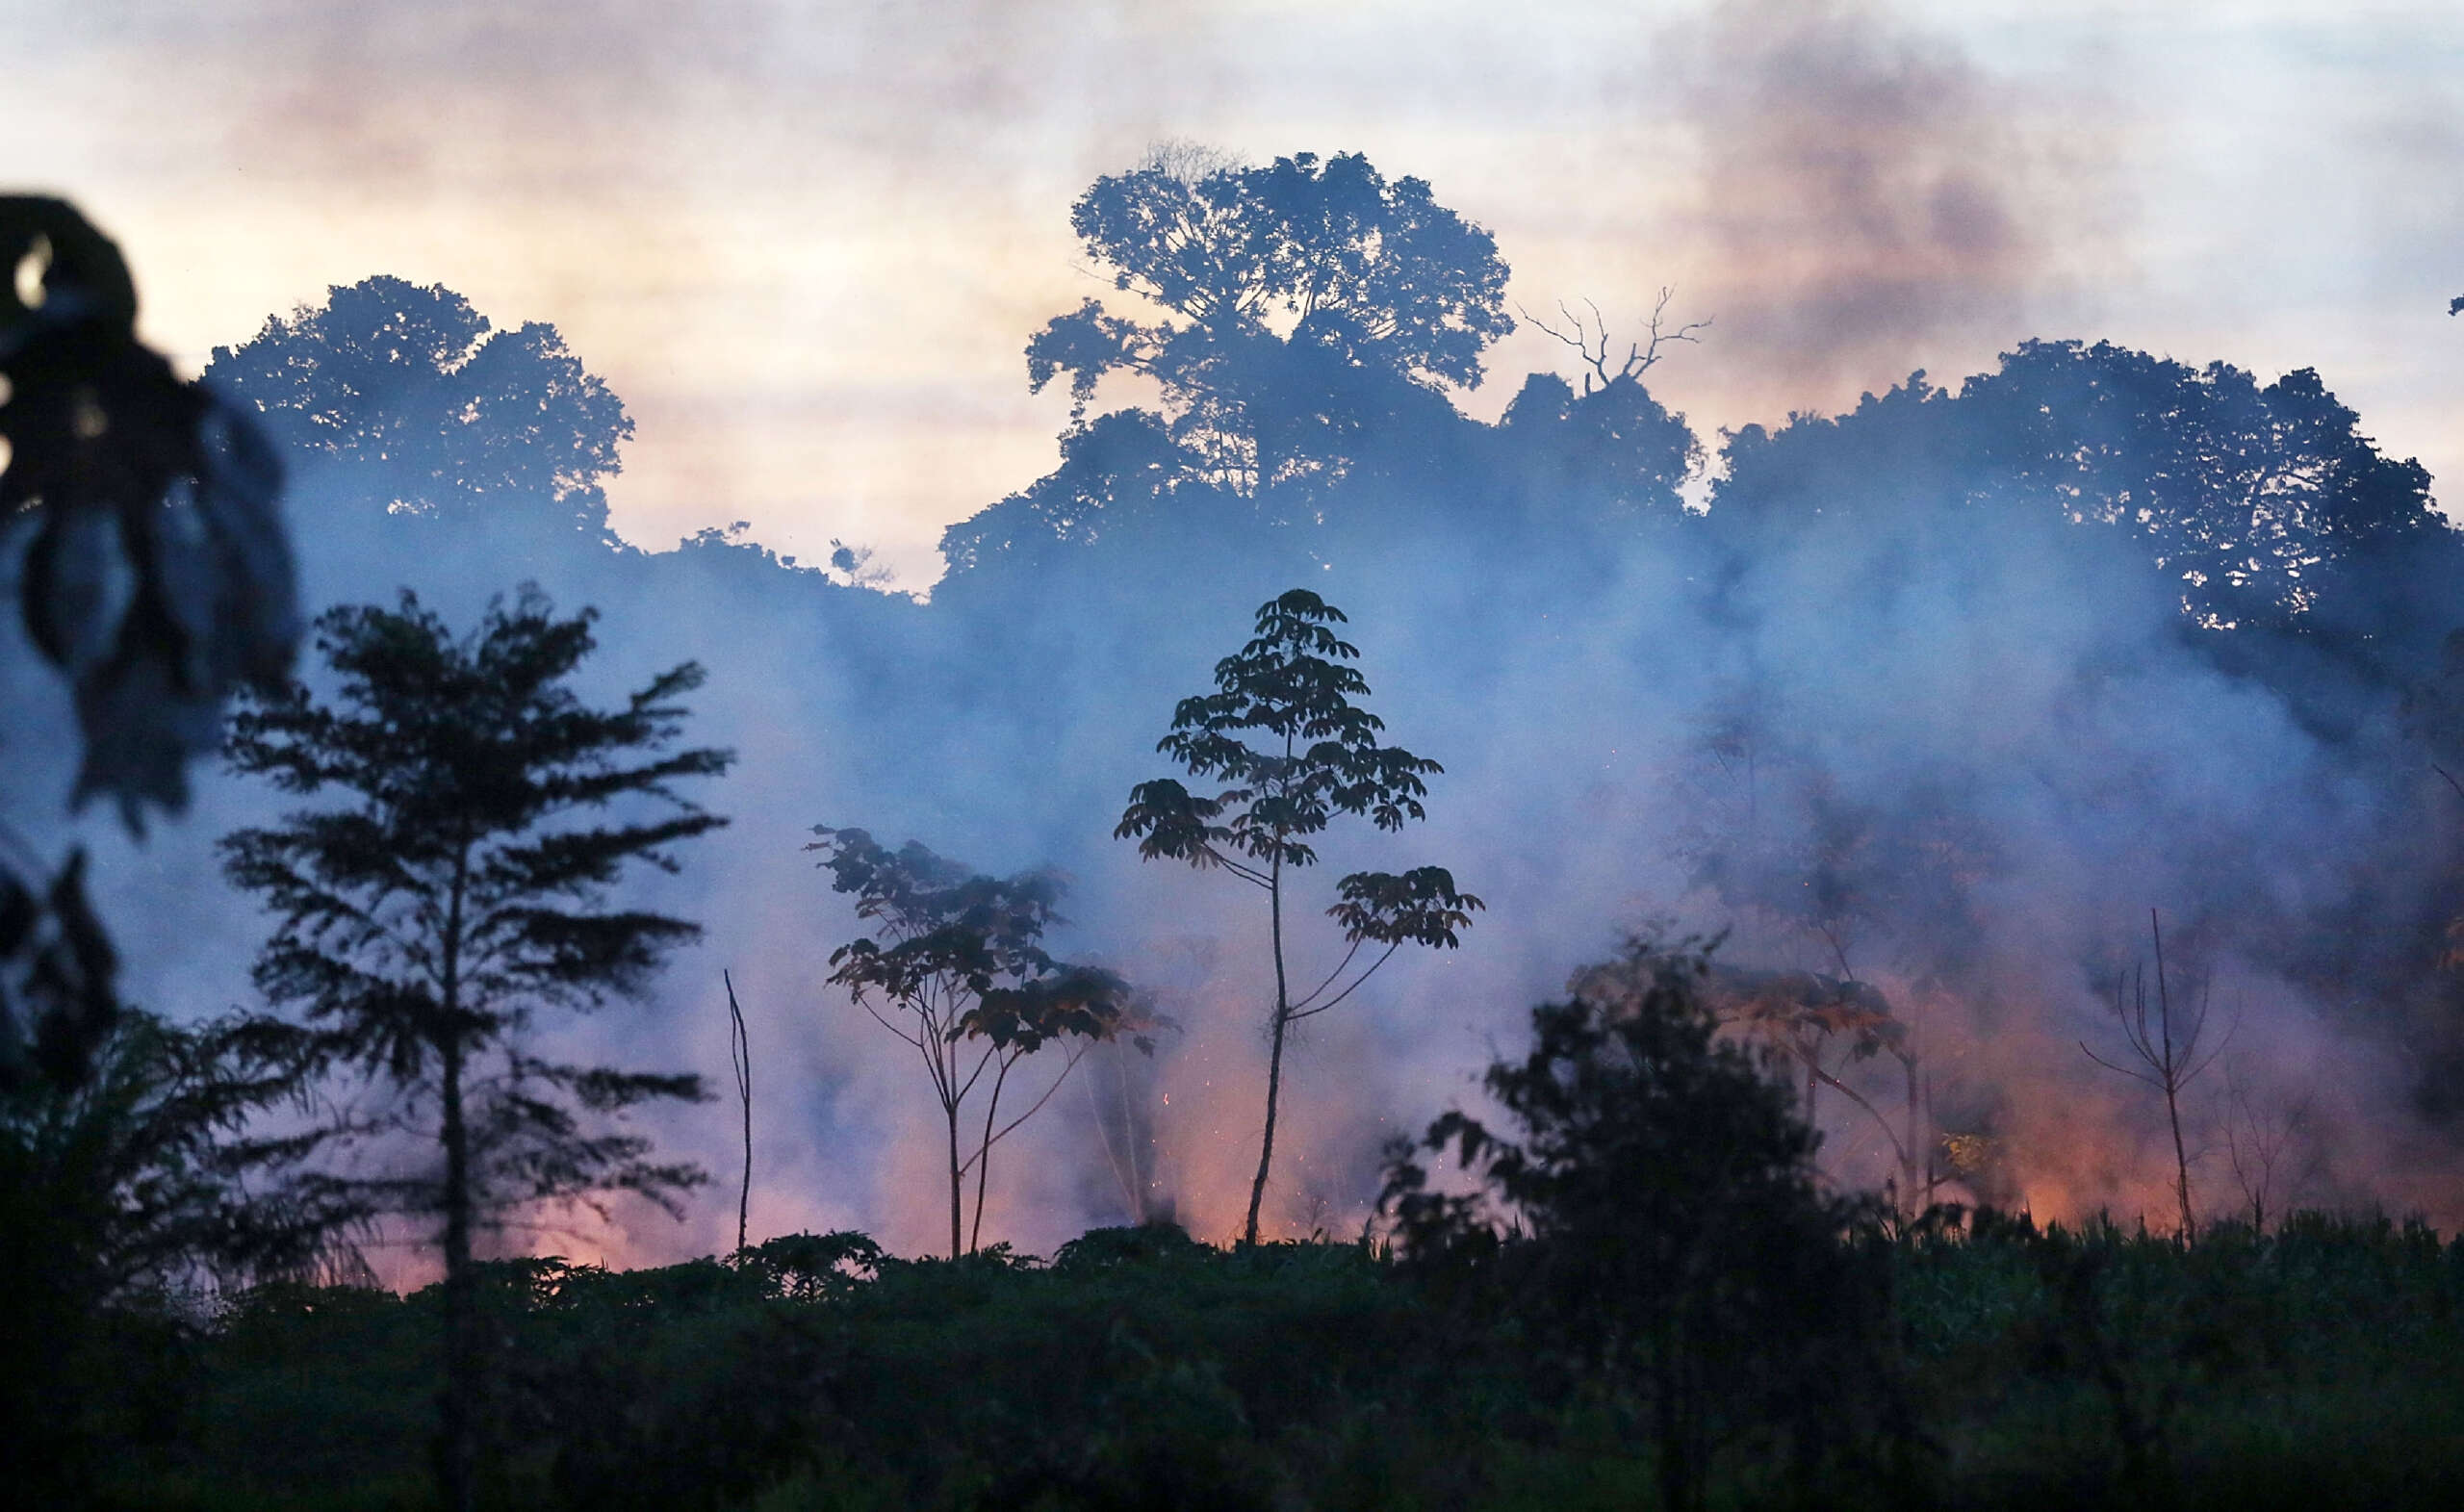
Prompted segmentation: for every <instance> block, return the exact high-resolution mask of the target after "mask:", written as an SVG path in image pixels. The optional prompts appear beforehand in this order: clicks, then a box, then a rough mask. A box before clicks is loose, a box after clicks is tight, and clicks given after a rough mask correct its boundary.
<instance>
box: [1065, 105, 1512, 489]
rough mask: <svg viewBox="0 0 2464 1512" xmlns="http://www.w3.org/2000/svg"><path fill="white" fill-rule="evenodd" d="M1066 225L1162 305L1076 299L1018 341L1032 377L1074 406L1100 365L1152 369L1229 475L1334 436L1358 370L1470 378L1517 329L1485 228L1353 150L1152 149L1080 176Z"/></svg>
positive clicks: (1350, 403) (1466, 384) (1349, 418)
mask: <svg viewBox="0 0 2464 1512" xmlns="http://www.w3.org/2000/svg"><path fill="white" fill-rule="evenodd" d="M1069 224H1070V228H1071V229H1072V230H1074V231H1075V232H1077V234H1078V239H1079V242H1080V243H1081V244H1082V245H1083V246H1084V247H1085V248H1086V251H1087V254H1088V256H1089V257H1090V258H1091V259H1092V260H1093V261H1094V262H1095V263H1096V265H1097V266H1098V267H1100V268H1102V269H1105V270H1107V271H1108V272H1109V274H1110V275H1111V278H1112V281H1113V287H1114V288H1115V289H1116V290H1117V291H1119V292H1121V293H1124V294H1129V295H1136V296H1138V297H1139V298H1141V299H1142V301H1144V302H1145V304H1146V305H1147V306H1148V307H1149V308H1151V309H1154V310H1158V311H1160V312H1161V313H1162V317H1163V318H1162V319H1160V320H1140V319H1136V318H1133V317H1131V316H1125V315H1119V314H1116V313H1113V312H1111V311H1108V310H1107V309H1106V308H1105V307H1104V305H1103V304H1102V303H1101V302H1100V301H1098V300H1094V299H1090V300H1088V301H1086V302H1085V303H1084V304H1082V305H1080V306H1079V308H1078V309H1076V310H1074V311H1072V312H1070V313H1069V314H1067V315H1064V316H1059V317H1056V318H1055V319H1054V320H1052V321H1051V322H1050V323H1048V324H1047V325H1045V327H1044V328H1043V329H1042V330H1041V331H1040V332H1038V333H1037V335H1036V337H1035V339H1034V340H1033V341H1031V342H1029V343H1028V344H1027V373H1028V377H1029V379H1030V380H1031V382H1032V383H1033V384H1034V386H1035V388H1036V389H1037V390H1038V391H1040V390H1041V389H1042V388H1043V387H1044V385H1045V384H1047V383H1050V382H1051V381H1053V379H1055V378H1056V377H1059V376H1060V375H1062V374H1064V373H1066V374H1067V375H1068V378H1069V391H1070V397H1072V398H1073V399H1075V400H1076V401H1077V402H1078V404H1079V406H1080V408H1081V409H1082V410H1083V408H1084V406H1085V405H1086V404H1087V402H1088V401H1089V400H1091V398H1093V397H1094V393H1095V389H1096V386H1097V385H1098V384H1099V383H1100V382H1101V381H1102V379H1103V378H1104V376H1105V375H1106V374H1108V373H1111V372H1136V373H1140V374H1142V375H1143V376H1145V377H1148V378H1151V379H1153V380H1154V381H1155V382H1156V383H1157V384H1159V385H1160V386H1161V387H1162V389H1163V391H1164V397H1165V402H1166V406H1167V410H1168V418H1169V420H1170V422H1171V427H1172V432H1173V435H1174V437H1175V439H1176V440H1179V441H1180V442H1182V443H1183V444H1184V445H1185V446H1186V447H1187V448H1189V450H1190V455H1191V457H1192V459H1193V465H1194V468H1195V470H1196V471H1197V472H1198V473H1199V474H1201V475H1203V476H1205V477H1206V478H1208V479H1209V480H1210V481H1214V482H1217V483H1219V484H1225V485H1228V486H1231V487H1233V488H1235V489H1236V490H1237V491H1240V492H1249V491H1252V490H1254V489H1257V488H1261V487H1265V486H1268V485H1271V484H1273V483H1276V482H1278V481H1282V480H1283V479H1284V477H1285V476H1286V475H1287V474H1290V473H1293V472H1299V473H1306V472H1308V471H1310V470H1312V469H1313V468H1314V467H1316V466H1318V465H1321V464H1322V463H1323V462H1325V461H1326V460H1327V459H1328V458H1329V457H1330V456H1332V455H1335V454H1337V453H1339V452H1340V451H1341V449H1342V447H1343V441H1342V437H1343V435H1344V434H1345V433H1346V432H1347V431H1348V430H1349V429H1351V428H1352V427H1353V425H1354V424H1355V423H1357V422H1358V421H1359V419H1360V418H1361V416H1360V412H1361V410H1362V401H1363V400H1364V399H1368V398H1370V391H1369V390H1363V389H1362V388H1361V387H1360V384H1361V381H1362V380H1363V379H1364V378H1375V377H1381V376H1382V377H1383V378H1384V379H1386V380H1389V381H1391V382H1399V383H1402V384H1404V385H1408V386H1411V387H1415V388H1421V389H1425V390H1437V389H1441V388H1445V387H1459V388H1470V387H1473V386H1475V385H1476V384H1477V383H1478V382H1479V381H1480V376H1481V362H1480V359H1481V354H1482V353H1483V352H1484V351H1485V350H1486V349H1487V348H1488V346H1489V345H1490V344H1491V343H1492V342H1495V341H1496V340H1497V339H1498V338H1499V337H1501V336H1503V335H1504V334H1506V333H1507V332H1508V331H1511V330H1512V329H1513V328H1514V320H1513V318H1512V317H1511V316H1509V315H1507V314H1506V313H1505V307H1504V296H1505V280H1506V267H1505V264H1504V263H1503V262H1501V260H1500V259H1499V257H1498V255H1497V243H1496V240H1495V239H1494V238H1492V237H1491V236H1490V235H1489V233H1488V232H1487V231H1485V230H1482V229H1481V228H1480V227H1479V226H1477V225H1475V224H1473V223H1472V222H1470V221H1468V220H1465V219H1464V218H1462V217H1461V216H1459V215H1457V214H1455V213H1454V212H1453V211H1451V210H1449V209H1447V208H1446V207H1445V206H1443V205H1440V204H1438V203H1437V201H1436V199H1435V197H1434V196H1433V195H1432V194H1431V193H1430V191H1429V186H1428V184H1427V183H1426V182H1425V181H1424V180H1421V179H1417V178H1409V177H1405V178H1399V179H1395V180H1392V181H1390V180H1388V179H1387V178H1386V177H1385V175H1383V174H1382V173H1380V172H1378V171H1377V169H1376V168H1375V167H1373V166H1372V165H1371V163H1370V162H1369V160H1368V159H1367V158H1365V157H1362V156H1361V155H1359V154H1358V153H1337V154H1336V155H1335V156H1333V157H1331V158H1324V159H1322V158H1320V157H1319V156H1318V155H1317V154H1315V153H1309V152H1303V153H1297V154H1296V155H1294V156H1292V157H1288V158H1277V159H1275V160H1274V162H1272V163H1271V164H1269V165H1267V166H1266V167H1242V166H1240V165H1237V164H1234V163H1231V162H1229V161H1226V160H1223V159H1220V158H1218V157H1215V156H1213V155H1210V154H1207V153H1204V152H1202V151H1196V150H1193V149H1189V148H1180V149H1168V150H1163V151H1159V152H1157V153H1154V154H1151V155H1150V156H1149V157H1148V158H1147V160H1146V161H1145V162H1143V163H1142V164H1141V165H1140V166H1139V167H1136V168H1133V169H1131V170H1130V171H1129V172H1127V173H1119V174H1107V175H1106V176H1104V177H1102V178H1099V179H1097V180H1096V181H1095V183H1094V184H1093V185H1092V186H1091V188H1089V189H1088V191H1087V192H1086V193H1084V194H1082V195H1080V196H1079V199H1078V203H1077V204H1076V205H1075V206H1073V207H1072V209H1071V211H1070V217H1069ZM1371 388H1372V389H1374V388H1375V385H1374V384H1372V385H1371ZM1372 402H1375V401H1374V400H1372Z"/></svg>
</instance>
